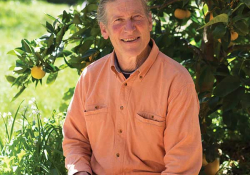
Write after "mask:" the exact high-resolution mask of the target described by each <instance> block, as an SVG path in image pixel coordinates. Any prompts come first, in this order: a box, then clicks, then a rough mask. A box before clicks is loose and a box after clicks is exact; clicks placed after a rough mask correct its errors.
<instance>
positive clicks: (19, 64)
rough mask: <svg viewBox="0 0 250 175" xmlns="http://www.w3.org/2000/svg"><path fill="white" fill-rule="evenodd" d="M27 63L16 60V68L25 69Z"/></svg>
mask: <svg viewBox="0 0 250 175" xmlns="http://www.w3.org/2000/svg"><path fill="white" fill-rule="evenodd" d="M24 66H25V63H24V62H23V61H21V60H16V67H24Z"/></svg>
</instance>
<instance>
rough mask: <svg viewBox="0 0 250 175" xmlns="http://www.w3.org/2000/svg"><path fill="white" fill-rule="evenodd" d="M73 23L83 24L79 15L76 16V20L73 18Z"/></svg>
mask: <svg viewBox="0 0 250 175" xmlns="http://www.w3.org/2000/svg"><path fill="white" fill-rule="evenodd" d="M73 23H74V24H81V23H82V21H81V18H80V16H79V14H75V16H74V18H73Z"/></svg>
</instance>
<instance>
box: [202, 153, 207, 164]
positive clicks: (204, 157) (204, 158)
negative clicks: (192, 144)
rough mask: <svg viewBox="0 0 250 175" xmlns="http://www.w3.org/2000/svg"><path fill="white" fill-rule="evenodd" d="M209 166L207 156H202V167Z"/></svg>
mask: <svg viewBox="0 0 250 175" xmlns="http://www.w3.org/2000/svg"><path fill="white" fill-rule="evenodd" d="M207 164H208V162H207V160H206V156H205V154H202V166H206V165H207Z"/></svg>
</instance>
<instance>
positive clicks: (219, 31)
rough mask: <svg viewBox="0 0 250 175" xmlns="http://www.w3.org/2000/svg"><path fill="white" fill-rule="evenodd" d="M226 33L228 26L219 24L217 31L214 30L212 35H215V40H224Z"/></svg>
mask: <svg viewBox="0 0 250 175" xmlns="http://www.w3.org/2000/svg"><path fill="white" fill-rule="evenodd" d="M225 33H226V26H225V25H223V24H219V25H217V26H216V27H215V29H214V30H213V32H212V34H213V37H214V38H215V39H219V38H222V37H223V35H225Z"/></svg>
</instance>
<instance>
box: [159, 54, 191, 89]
mask: <svg viewBox="0 0 250 175" xmlns="http://www.w3.org/2000/svg"><path fill="white" fill-rule="evenodd" d="M158 56H159V58H160V59H159V61H160V62H162V64H163V68H164V70H165V75H166V76H167V78H168V79H169V78H170V79H172V80H173V81H179V82H180V83H181V84H183V83H184V84H186V83H193V79H192V77H191V75H190V73H189V72H188V70H187V69H186V68H185V67H184V66H183V65H181V64H180V63H179V62H177V61H175V60H174V59H172V58H170V57H169V56H167V55H165V54H164V53H162V52H159V55H158Z"/></svg>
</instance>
